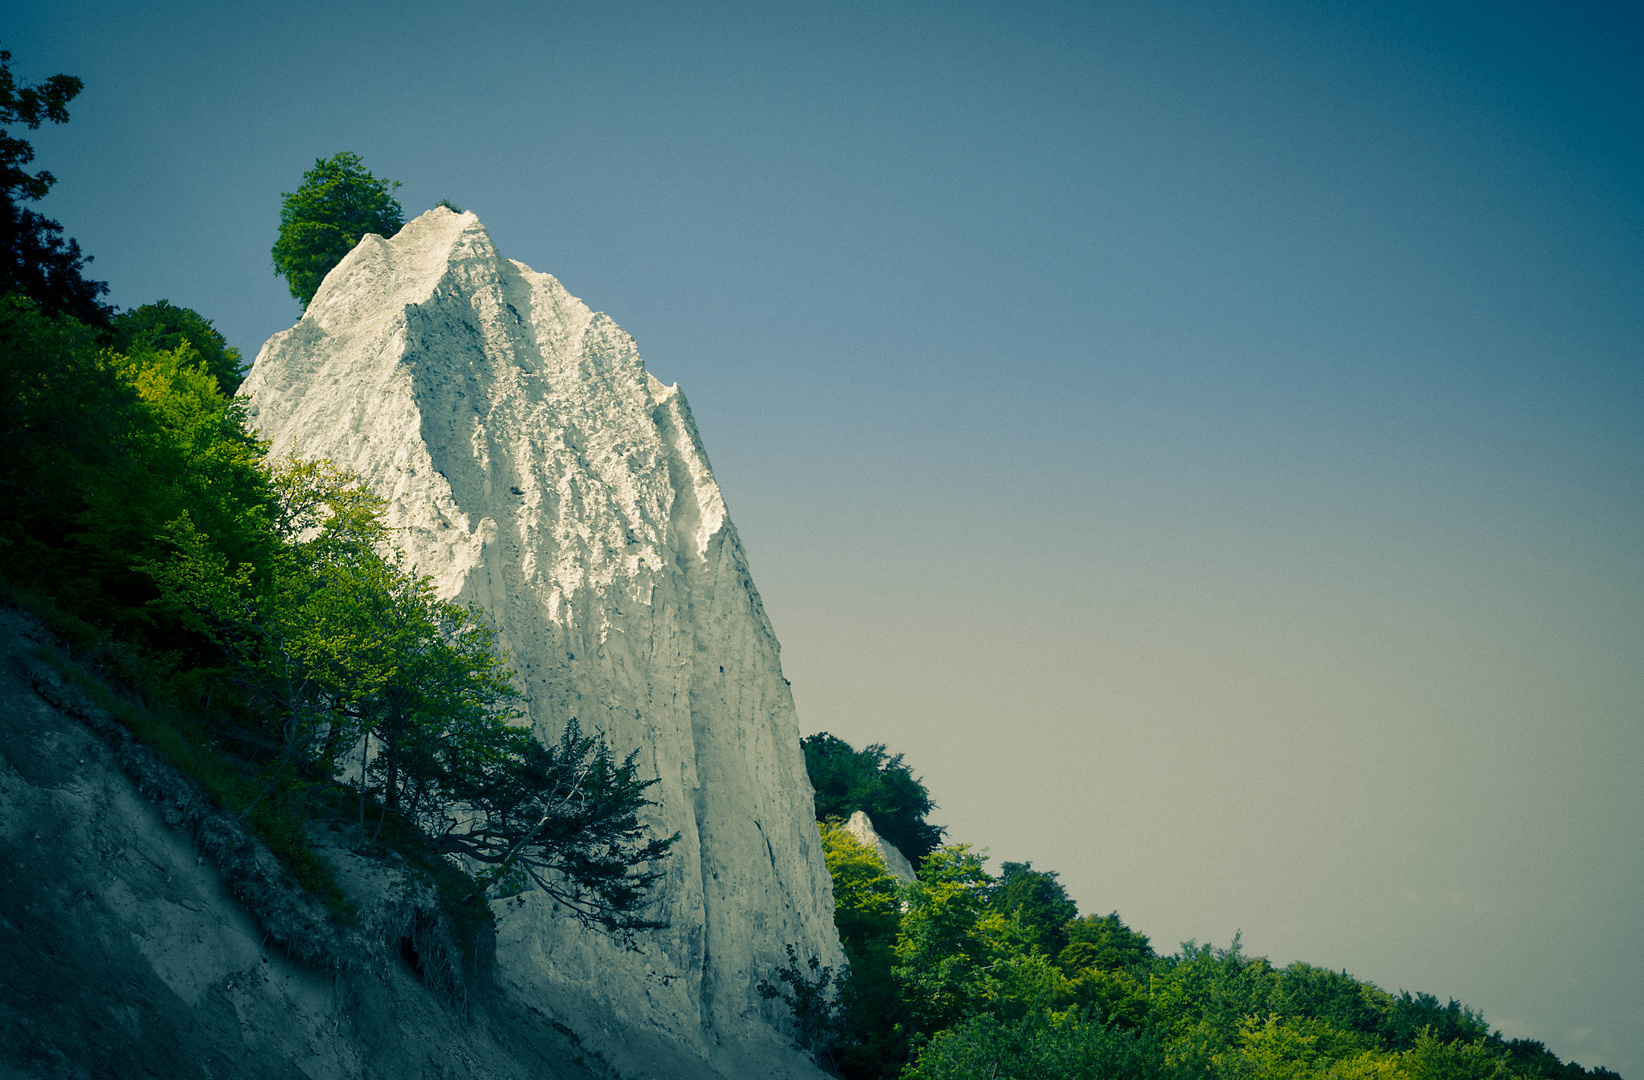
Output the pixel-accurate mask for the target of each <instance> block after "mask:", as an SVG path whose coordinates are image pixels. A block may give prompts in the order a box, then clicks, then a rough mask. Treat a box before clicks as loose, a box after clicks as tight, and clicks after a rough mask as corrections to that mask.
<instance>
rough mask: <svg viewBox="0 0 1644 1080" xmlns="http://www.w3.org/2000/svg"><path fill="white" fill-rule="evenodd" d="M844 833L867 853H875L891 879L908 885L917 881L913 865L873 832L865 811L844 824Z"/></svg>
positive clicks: (857, 813)
mask: <svg viewBox="0 0 1644 1080" xmlns="http://www.w3.org/2000/svg"><path fill="white" fill-rule="evenodd" d="M845 831H846V832H848V833H850V834H851V835H852V836H854V837H856V839H857V841H858V842H859V843H861V845H862V846H863V847H865V848H867V849H868V850H869V851H873V852H877V853H878V855H879V861H880V862H882V863H884V864H885V869H886V870H889V871H890V872H891V876H892V877H896V878H900V879H902V880H903V881H906V882H908V883H909V884H910V885H911V884H912V883H913V882H915V881H917V880H918V878H916V877H915V876H914V873H913V864H912V863H910V862H908V857H907V856H906V855H904V854H902V850H901V849H900V848H898V847H897V846H896V845H895V844H893V843H891V842H890V841H889V840H886V839H885V838H884V837H883V836H880V835H879V833H878V832H876V831H875V830H874V827H873V819H872V818H870V817H868V812H867V811H866V810H858V811H857V812H856V813H854V814H852V815H851V819H850V820H849V821H847V822H845Z"/></svg>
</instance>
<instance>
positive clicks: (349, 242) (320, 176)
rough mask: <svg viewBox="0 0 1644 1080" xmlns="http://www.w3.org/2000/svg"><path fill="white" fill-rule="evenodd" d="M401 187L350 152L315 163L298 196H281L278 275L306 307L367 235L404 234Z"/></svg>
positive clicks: (276, 252)
mask: <svg viewBox="0 0 1644 1080" xmlns="http://www.w3.org/2000/svg"><path fill="white" fill-rule="evenodd" d="M399 186H400V183H399V181H398V180H394V181H389V180H379V179H377V178H376V177H375V176H372V175H371V173H370V171H369V170H368V169H366V167H365V163H364V162H362V161H361V160H360V156H359V155H358V154H351V153H348V152H347V151H346V150H345V151H343V152H342V153H340V154H336V155H333V156H332V157H330V158H322V159H320V160H317V161H315V162H314V167H313V168H312V169H310V170H309V171H308V172H305V173H303V182H302V185H301V186H300V187H298V188H297V190H296V191H287V192H282V193H281V195H280V198H281V199H282V200H283V201H282V202H281V204H280V238H279V239H278V240H276V241H275V242H274V251H273V254H274V272H275V273H276V274H279V275H280V276H281V277H283V278H285V280H286V284H287V285H289V286H290V287H291V295H292V296H294V297H296V298H297V299H298V300H299V301H300V302H301V303H302V305H303V307H305V308H306V307H307V306H308V302H309V301H310V300H312V299H314V294H315V293H316V292H318V291H319V290H320V283H321V282H323V281H324V280H325V275H326V274H329V273H330V272H331V269H332V268H333V267H334V266H336V265H337V264H338V263H340V262H342V260H343V256H344V255H347V254H348V253H349V252H350V251H353V250H354V245H355V244H358V243H359V242H360V238H361V237H363V236H365V234H366V233H376V234H378V235H379V236H383V237H389V236H393V235H394V234H395V233H397V232H399V231H400V227H401V226H402V225H404V224H405V219H404V217H403V214H402V211H401V209H400V204H399V202H398V200H396V199H395V198H394V194H393V192H394V189H395V188H397V187H399Z"/></svg>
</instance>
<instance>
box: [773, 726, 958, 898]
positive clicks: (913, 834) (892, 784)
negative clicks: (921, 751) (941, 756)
mask: <svg viewBox="0 0 1644 1080" xmlns="http://www.w3.org/2000/svg"><path fill="white" fill-rule="evenodd" d="M800 746H801V747H802V748H803V749H804V751H805V769H806V771H807V772H808V773H809V774H810V778H811V787H813V788H815V789H816V819H817V820H818V821H827V820H828V819H830V818H841V819H843V818H848V817H850V816H851V815H852V814H854V813H856V811H858V810H864V811H866V812H867V815H868V817H869V818H870V819H872V821H873V827H874V831H876V832H877V833H878V834H879V835H880V836H882V837H884V838H885V839H886V840H888V841H890V842H891V843H892V844H894V845H896V848H897V850H898V851H900V852H901V853H902V854H903V855H905V856H907V858H908V861H909V862H911V863H913V864H914V866H915V867H917V866H918V865H919V864H920V862H921V861H922V860H923V859H924V858H925V856H926V855H929V854H930V853H931V852H932V851H934V850H936V847H937V845H939V844H941V842H942V835H943V833H944V832H945V831H946V830H944V829H942V828H940V827H939V826H936V825H931V824H929V823H928V822H926V821H925V815H927V814H929V813H930V812H931V811H932V810H934V809H936V804H935V803H933V802H931V801H930V793H929V792H928V791H926V790H925V785H924V783H923V782H922V781H920V780H919V779H918V778H917V777H915V776H914V775H913V773H912V771H911V770H909V769H908V767H907V766H906V765H905V764H903V762H902V755H901V754H896V755H894V756H892V755H891V754H890V753H888V752H887V751H886V750H885V747H884V745H883V744H881V743H874V744H873V745H871V746H869V747H867V748H866V749H864V750H857V749H856V748H855V747H853V746H851V744H850V743H848V742H846V741H845V740H844V739H841V738H838V737H837V736H834V735H829V734H828V733H827V732H825V731H823V732H819V733H818V734H815V735H808V736H806V737H805V738H804V739H801V740H800Z"/></svg>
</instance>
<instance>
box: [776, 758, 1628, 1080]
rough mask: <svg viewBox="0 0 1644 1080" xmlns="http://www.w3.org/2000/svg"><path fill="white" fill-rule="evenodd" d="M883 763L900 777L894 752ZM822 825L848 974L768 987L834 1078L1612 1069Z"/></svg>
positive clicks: (1485, 1079)
mask: <svg viewBox="0 0 1644 1080" xmlns="http://www.w3.org/2000/svg"><path fill="white" fill-rule="evenodd" d="M811 742H812V740H807V744H811ZM817 743H819V744H820V746H821V747H822V748H823V749H825V750H827V751H829V752H828V753H826V754H823V755H818V757H817V758H816V760H820V761H823V762H825V763H826V762H830V761H832V762H837V761H840V760H846V761H849V760H850V759H851V757H852V756H854V753H855V752H854V751H850V749H849V747H844V748H843V749H840V747H841V746H842V745H843V744H840V743H839V741H838V740H835V739H832V738H831V737H817ZM809 748H810V746H809V745H808V746H807V749H809ZM875 749H876V750H878V751H879V758H878V760H886V759H884V758H883V748H882V747H877V748H875ZM810 760H812V759H811V757H810V756H809V755H808V756H807V761H810ZM889 760H894V761H895V763H896V764H897V765H898V766H902V762H901V758H900V756H898V757H896V758H894V759H889ZM903 772H904V774H905V773H906V770H905V767H903ZM828 775H829V774H823V778H824V779H826V778H827V776H828ZM813 782H815V781H813ZM816 787H817V788H818V790H819V792H820V791H821V789H822V787H823V784H822V783H820V782H817V783H816ZM830 809H831V807H830ZM818 812H819V815H821V816H823V817H824V818H828V817H830V816H831V817H832V820H823V821H822V822H821V823H820V824H819V828H820V829H821V835H822V844H823V849H824V851H825V852H826V857H827V864H828V870H829V872H830V873H831V874H832V876H833V882H834V924H835V926H836V927H837V928H838V930H839V936H840V941H841V943H842V944H843V945H844V947H845V953H846V956H847V958H848V959H849V961H850V967H849V969H848V970H847V971H844V972H833V971H830V970H828V969H827V968H825V967H822V966H821V965H820V964H816V963H814V962H813V963H812V964H811V965H810V966H809V970H807V967H806V966H805V965H801V964H799V963H798V962H797V958H791V959H790V962H789V964H788V966H787V968H786V969H784V970H783V971H781V972H778V973H776V975H777V979H776V981H775V982H769V983H767V984H766V985H767V988H768V990H769V996H771V997H773V998H780V999H782V1000H784V1001H786V1002H787V1003H788V1004H789V1005H790V1006H791V1007H793V1008H794V1009H795V1013H796V1016H797V1015H799V1014H800V1012H801V1011H802V1012H803V1017H802V1023H800V1024H799V1025H798V1028H797V1031H796V1034H797V1035H798V1037H799V1041H800V1042H801V1045H803V1046H805V1047H806V1048H807V1049H810V1050H811V1051H812V1052H813V1053H814V1054H815V1056H816V1059H817V1061H818V1062H819V1063H821V1064H822V1065H823V1066H824V1067H826V1068H828V1069H829V1070H830V1071H832V1072H834V1073H835V1074H837V1075H839V1076H843V1077H848V1078H853V1080H854V1078H868V1077H872V1078H876V1080H878V1078H888V1077H895V1076H901V1077H905V1078H908V1080H983V1078H987V1080H1046V1078H1058V1080H1108V1078H1112V1080H1120V1078H1123V1080H1133V1078H1137V1080H1246V1078H1249V1080H1257V1078H1260V1080H1578V1078H1583V1077H1613V1076H1614V1074H1612V1073H1608V1072H1606V1071H1605V1070H1603V1069H1596V1070H1592V1071H1588V1070H1584V1069H1582V1068H1581V1067H1580V1066H1579V1065H1574V1064H1565V1063H1563V1062H1560V1061H1559V1059H1558V1058H1557V1057H1556V1056H1554V1055H1553V1054H1552V1053H1550V1052H1549V1051H1548V1050H1547V1049H1546V1048H1545V1047H1543V1046H1542V1045H1541V1044H1540V1043H1536V1042H1530V1041H1525V1040H1506V1039H1503V1038H1502V1037H1501V1035H1500V1034H1499V1033H1495V1032H1492V1031H1491V1030H1490V1028H1489V1026H1488V1025H1487V1024H1485V1022H1484V1021H1483V1019H1482V1018H1481V1017H1480V1016H1479V1015H1478V1014H1477V1013H1475V1012H1473V1011H1472V1010H1470V1009H1467V1008H1466V1007H1464V1006H1462V1005H1461V1004H1459V1003H1458V1002H1455V1001H1453V1000H1452V1001H1449V1002H1447V1003H1444V1004H1441V1003H1440V1002H1439V1001H1438V999H1436V998H1434V997H1431V996H1429V995H1426V994H1414V995H1412V994H1409V993H1400V994H1397V995H1394V994H1389V993H1387V992H1385V991H1383V990H1382V989H1380V988H1379V987H1377V986H1374V985H1372V984H1370V983H1366V982H1361V981H1359V980H1357V979H1354V978H1353V977H1351V976H1350V975H1348V974H1346V973H1345V972H1335V971H1329V970H1326V969H1322V968H1316V967H1312V966H1310V965H1308V964H1300V963H1298V964H1292V965H1290V966H1289V967H1286V968H1275V967H1274V966H1273V965H1272V964H1270V963H1268V961H1267V960H1265V959H1262V958H1260V957H1255V958H1252V957H1247V956H1245V955H1244V954H1243V952H1242V950H1241V949H1240V947H1239V942H1238V940H1237V938H1235V940H1234V941H1233V943H1232V945H1231V947H1229V948H1227V949H1214V948H1211V947H1209V946H1204V945H1198V944H1196V943H1194V942H1187V943H1185V944H1184V945H1182V946H1181V948H1180V949H1179V950H1178V951H1177V952H1175V953H1173V954H1171V955H1169V956H1160V955H1158V954H1157V953H1155V951H1154V949H1153V947H1152V945H1151V943H1150V942H1149V941H1148V938H1147V936H1146V935H1144V934H1140V933H1137V932H1136V931H1135V930H1132V929H1131V928H1130V927H1128V926H1126V925H1125V923H1124V921H1123V920H1122V919H1120V918H1119V916H1118V913H1117V912H1113V913H1109V914H1107V915H1084V916H1081V915H1080V914H1079V911H1078V906H1077V905H1076V904H1075V903H1074V902H1073V900H1072V898H1071V897H1069V896H1068V894H1067V891H1066V890H1065V889H1064V888H1063V887H1062V885H1061V883H1060V882H1059V881H1058V879H1057V876H1056V874H1054V873H1052V872H1049V871H1040V870H1035V869H1033V867H1032V865H1031V864H1029V863H1011V862H1007V863H1004V864H1003V865H1002V867H1001V871H1000V873H999V874H998V875H997V876H994V875H992V874H990V873H988V871H987V868H986V860H985V859H984V858H983V856H982V855H981V854H980V853H978V852H976V851H974V850H972V849H971V848H970V847H969V846H967V845H964V844H955V845H951V846H947V847H941V848H937V849H935V850H933V851H931V852H929V853H928V854H927V855H926V857H925V858H924V859H923V861H922V864H921V866H920V868H919V872H918V881H917V882H915V883H912V884H907V885H904V884H903V883H902V882H900V881H898V880H897V879H896V878H894V877H892V876H891V874H890V873H889V871H888V870H887V869H886V868H885V866H884V864H883V863H882V862H881V861H880V859H879V856H878V853H877V852H875V851H874V850H872V849H870V848H868V847H866V846H864V845H863V844H861V843H860V842H859V841H858V840H857V839H856V838H855V837H854V836H852V835H851V834H850V833H849V832H847V831H846V830H845V829H844V828H843V827H842V826H841V825H840V824H839V823H838V811H836V813H835V814H834V815H828V814H825V813H823V809H822V800H821V798H820V796H819V798H818Z"/></svg>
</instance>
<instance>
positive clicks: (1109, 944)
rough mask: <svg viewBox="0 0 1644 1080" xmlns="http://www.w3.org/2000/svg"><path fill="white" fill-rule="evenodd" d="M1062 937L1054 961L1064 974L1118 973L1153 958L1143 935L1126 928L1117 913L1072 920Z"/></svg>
mask: <svg viewBox="0 0 1644 1080" xmlns="http://www.w3.org/2000/svg"><path fill="white" fill-rule="evenodd" d="M1063 935H1064V938H1065V940H1066V941H1067V944H1066V945H1065V946H1064V947H1063V948H1062V950H1061V952H1060V953H1059V954H1058V955H1057V958H1056V960H1057V963H1058V964H1060V965H1061V966H1062V968H1063V969H1064V970H1067V971H1078V970H1080V969H1082V968H1099V969H1101V970H1103V971H1122V970H1126V969H1130V968H1134V967H1137V966H1138V965H1140V964H1143V963H1145V962H1146V961H1148V960H1151V959H1153V947H1152V946H1151V945H1149V944H1148V940H1147V935H1146V934H1138V933H1137V932H1136V931H1134V930H1132V929H1131V928H1130V927H1128V926H1126V925H1125V924H1124V922H1123V921H1121V920H1120V918H1119V913H1118V912H1117V911H1115V912H1111V913H1110V914H1107V915H1086V916H1085V917H1084V918H1082V919H1074V920H1072V921H1070V922H1068V923H1066V924H1065V925H1064V927H1063Z"/></svg>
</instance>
